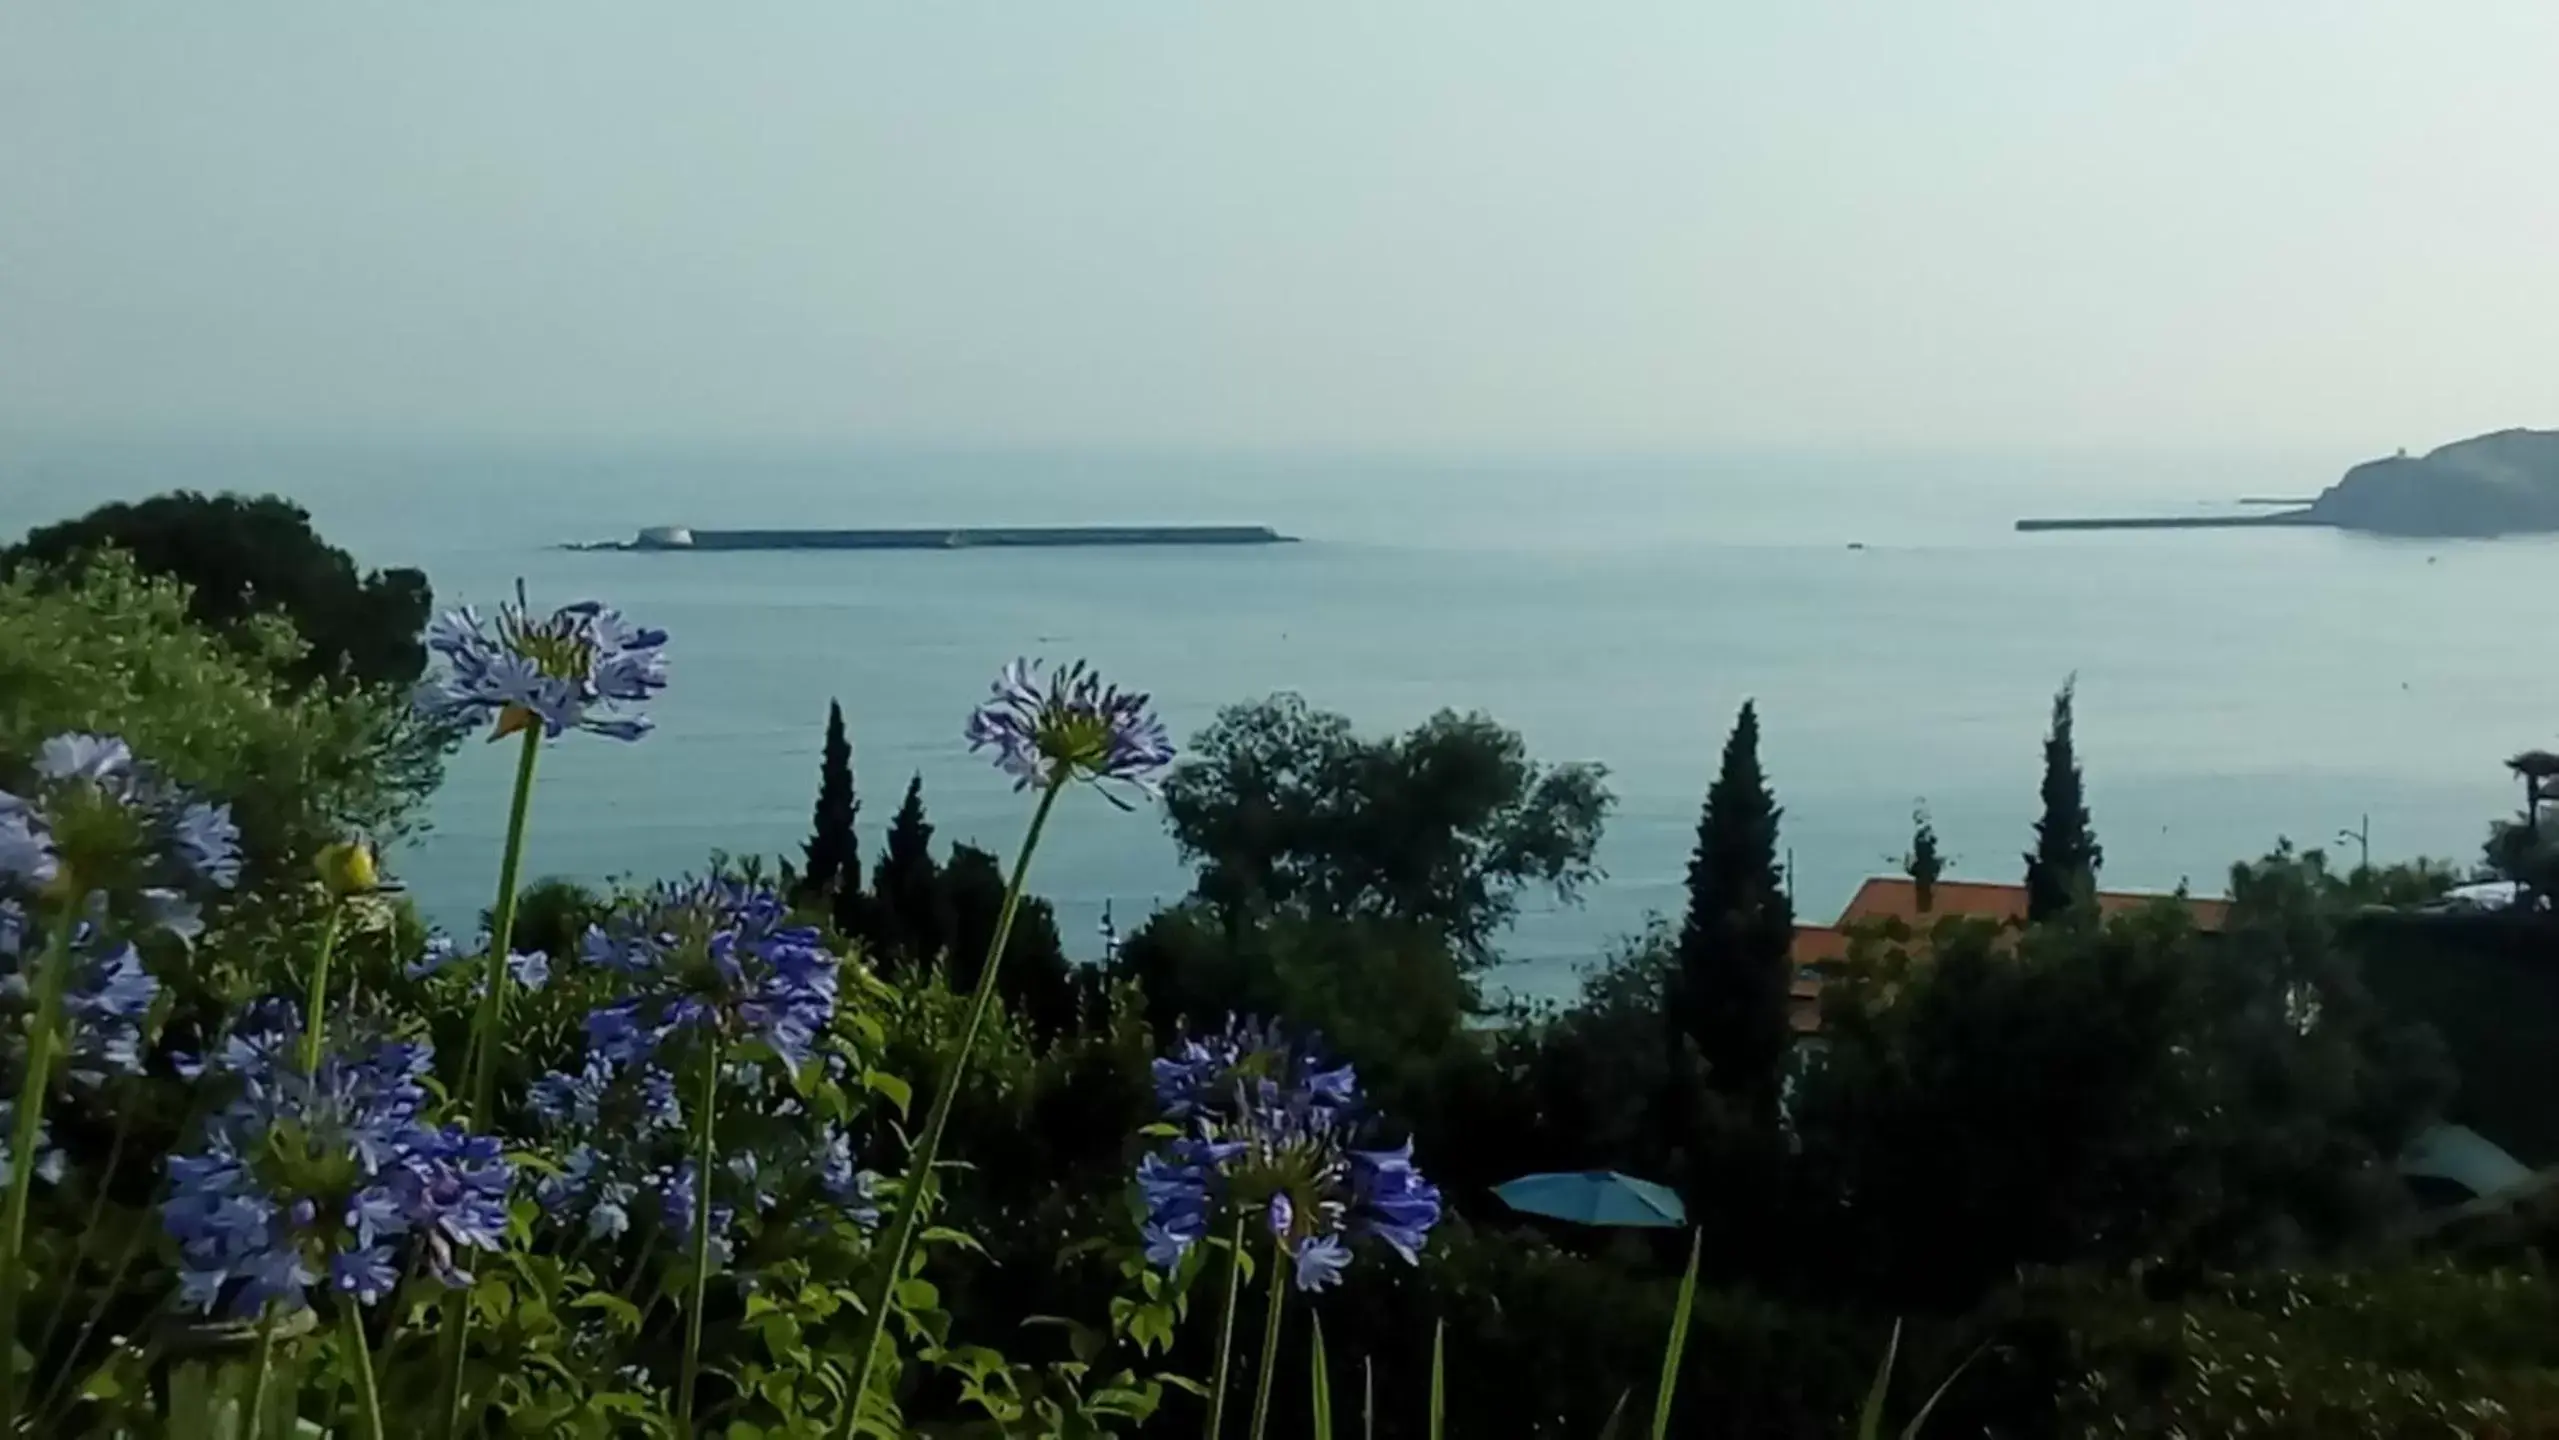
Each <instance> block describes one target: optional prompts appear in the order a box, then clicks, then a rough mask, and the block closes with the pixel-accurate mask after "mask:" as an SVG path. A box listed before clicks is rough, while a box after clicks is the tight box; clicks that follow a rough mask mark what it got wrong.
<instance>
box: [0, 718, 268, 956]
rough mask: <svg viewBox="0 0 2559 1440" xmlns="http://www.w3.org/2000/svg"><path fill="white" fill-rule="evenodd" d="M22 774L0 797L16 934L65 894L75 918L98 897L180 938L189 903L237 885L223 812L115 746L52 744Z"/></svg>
mask: <svg viewBox="0 0 2559 1440" xmlns="http://www.w3.org/2000/svg"><path fill="white" fill-rule="evenodd" d="M31 769H32V773H33V783H32V784H31V785H28V786H27V787H25V790H24V793H19V792H16V791H9V790H0V899H11V900H15V901H18V902H20V903H21V904H23V905H24V906H25V909H24V910H23V911H22V912H21V915H20V919H19V921H18V924H19V925H20V927H21V928H24V927H25V926H26V925H28V924H29V923H31V922H40V921H43V920H45V919H47V918H49V915H50V913H51V912H52V910H53V909H55V908H56V907H57V906H58V904H59V896H60V893H61V892H62V891H64V890H65V889H66V888H67V889H68V890H69V893H70V894H71V895H72V896H74V897H81V898H83V904H84V908H86V907H87V906H88V905H90V904H93V903H94V902H96V901H97V900H100V899H104V900H107V901H110V902H112V903H114V905H115V908H116V909H117V910H118V911H119V912H131V914H132V917H133V921H134V924H135V925H136V926H138V927H139V928H142V929H161V930H168V931H170V932H172V933H175V934H177V935H178V936H180V937H181V938H186V939H192V938H193V937H194V935H195V934H196V933H197V931H198V930H200V929H201V928H202V927H201V922H200V921H199V920H198V919H197V911H196V907H195V901H194V899H193V897H194V896H196V895H199V894H201V893H203V892H205V891H208V890H229V889H232V888H234V887H235V886H237V885H238V884H239V883H240V827H239V826H238V825H236V824H234V823H233V822H232V819H231V807H230V806H228V805H214V804H207V803H205V802H204V801H201V800H198V799H196V798H195V797H194V796H191V795H189V794H187V793H186V792H185V791H184V790H182V789H180V788H179V787H177V786H175V785H172V784H169V783H168V782H167V781H165V780H163V779H162V778H161V777H160V776H159V775H157V774H156V773H155V772H153V771H152V770H151V769H150V767H148V766H147V765H145V764H143V763H142V762H141V761H139V760H137V759H136V758H135V757H134V754H133V750H132V747H130V746H128V745H126V744H125V743H124V742H123V741H122V740H119V739H117V738H115V737H114V736H112V735H89V734H80V733H72V734H64V735H56V736H54V737H53V738H52V739H49V740H47V741H45V742H44V744H43V745H41V746H39V747H38V748H37V751H36V757H35V763H34V765H33V766H32V767H31ZM66 871H68V874H67V876H66V874H65V872H66ZM128 892H129V893H128Z"/></svg>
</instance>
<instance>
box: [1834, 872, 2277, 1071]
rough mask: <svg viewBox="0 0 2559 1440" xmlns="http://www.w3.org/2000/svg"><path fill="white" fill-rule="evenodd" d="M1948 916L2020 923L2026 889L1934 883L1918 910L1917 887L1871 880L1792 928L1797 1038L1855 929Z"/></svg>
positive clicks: (2203, 906)
mask: <svg viewBox="0 0 2559 1440" xmlns="http://www.w3.org/2000/svg"><path fill="white" fill-rule="evenodd" d="M2178 898H2179V897H2177V896H2174V895H2151V894H2143V893H2140V892H2137V891H2131V890H2101V891H2099V892H2098V893H2097V911H2098V913H2099V914H2101V915H2121V914H2125V913H2128V912H2130V911H2134V910H2139V909H2141V908H2142V907H2144V906H2146V905H2153V904H2156V903H2158V902H2159V901H2162V900H2175V899H2178ZM2184 902H2185V906H2186V913H2187V915H2188V917H2189V918H2191V919H2192V920H2193V922H2194V926H2195V928H2196V929H2197V930H2201V931H2204V932H2206V933H2208V934H2212V933H2218V932H2219V931H2221V930H2222V929H2223V928H2224V927H2225V926H2227V925H2228V924H2229V922H2230V902H2229V901H2227V900H2216V899H2208V898H2202V897H2197V896H2191V895H2190V896H2186V897H2184ZM1952 916H1963V917H1965V918H1968V919H1976V920H1994V921H1999V922H2001V923H2003V924H2004V923H2013V922H2018V921H2023V920H2024V919H2025V918H2026V887H2025V886H2023V885H2000V884H1993V883H1990V882H1987V881H1980V880H1940V881H1938V882H1937V884H1936V887H1935V891H1934V893H1933V894H1931V895H1930V896H1929V907H1928V909H1927V910H1926V911H1925V912H1923V911H1921V910H1920V908H1919V887H1918V886H1917V885H1915V884H1913V883H1912V882H1911V880H1910V878H1909V877H1908V876H1904V875H1878V876H1875V877H1873V878H1871V879H1869V880H1868V881H1867V882H1866V883H1865V884H1863V885H1860V886H1858V887H1857V893H1856V894H1855V895H1854V896H1852V897H1850V899H1849V901H1848V908H1847V909H1845V910H1842V911H1840V912H1839V919H1838V920H1836V921H1834V922H1833V923H1831V924H1828V925H1798V926H1796V927H1795V939H1794V943H1793V945H1792V946H1791V947H1790V949H1789V950H1788V952H1787V953H1788V956H1789V958H1790V959H1791V960H1792V961H1793V963H1794V967H1795V969H1794V973H1793V974H1792V975H1790V976H1789V977H1788V990H1787V994H1788V999H1789V1002H1790V1005H1789V1008H1790V1012H1791V1013H1790V1016H1789V1019H1790V1020H1791V1022H1792V1024H1793V1026H1794V1029H1795V1032H1796V1033H1797V1034H1802V1035H1809V1034H1812V1033H1814V1032H1815V1031H1818V1030H1819V1029H1820V1028H1821V991H1822V979H1821V974H1820V972H1821V971H1823V970H1825V969H1828V968H1830V967H1832V966H1835V965H1837V964H1839V963H1840V962H1842V961H1844V960H1846V959H1847V958H1848V947H1849V934H1848V932H1849V931H1850V930H1851V929H1853V928H1854V927H1856V926H1860V925H1871V924H1878V923H1881V922H1883V921H1887V920H1899V921H1901V922H1903V923H1904V924H1906V925H1909V926H1910V927H1911V928H1912V929H1914V930H1925V929H1926V927H1927V925H1928V924H1929V923H1931V922H1934V921H1937V920H1943V919H1946V918H1949V917H1952Z"/></svg>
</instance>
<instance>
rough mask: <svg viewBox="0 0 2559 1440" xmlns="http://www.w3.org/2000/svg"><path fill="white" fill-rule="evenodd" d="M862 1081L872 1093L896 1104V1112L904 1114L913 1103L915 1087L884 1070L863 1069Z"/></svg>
mask: <svg viewBox="0 0 2559 1440" xmlns="http://www.w3.org/2000/svg"><path fill="white" fill-rule="evenodd" d="M862 1083H863V1084H864V1085H865V1086H867V1087H869V1089H870V1091H871V1093H872V1094H874V1095H877V1096H879V1097H880V1098H881V1099H883V1100H886V1101H887V1102H889V1103H890V1104H891V1105H894V1106H896V1107H897V1113H898V1114H900V1115H904V1114H906V1113H907V1110H908V1109H909V1108H910V1107H911V1106H913V1105H914V1103H915V1087H914V1086H912V1085H909V1084H907V1083H906V1082H905V1081H904V1080H901V1079H899V1078H898V1077H897V1076H895V1075H891V1074H890V1073H889V1072H887V1071H886V1070H865V1071H863V1072H862Z"/></svg>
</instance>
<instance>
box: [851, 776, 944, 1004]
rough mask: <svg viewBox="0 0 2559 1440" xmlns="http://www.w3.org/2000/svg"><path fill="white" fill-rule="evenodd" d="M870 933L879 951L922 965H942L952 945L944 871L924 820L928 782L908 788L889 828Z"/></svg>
mask: <svg viewBox="0 0 2559 1440" xmlns="http://www.w3.org/2000/svg"><path fill="white" fill-rule="evenodd" d="M868 908H869V910H870V912H871V913H870V915H869V917H868V919H869V927H868V930H867V931H866V934H867V936H868V938H869V939H870V940H871V942H872V946H873V948H874V950H875V951H877V952H878V953H879V954H882V955H885V956H896V957H901V958H904V959H906V960H909V961H913V962H916V963H918V964H925V965H931V964H938V963H939V962H940V960H941V958H942V952H943V950H944V948H945V947H947V946H948V945H949V943H950V938H951V925H950V914H949V910H948V907H947V906H946V905H945V904H944V903H943V898H942V873H941V867H940V866H938V865H936V864H934V863H933V826H932V824H931V822H929V821H927V820H926V819H925V818H924V777H923V776H921V775H918V776H916V777H915V778H914V779H912V780H909V781H908V782H907V783H906V799H905V800H904V801H903V802H902V803H901V804H899V806H898V807H897V818H896V819H894V820H891V821H890V822H889V833H888V840H887V842H886V843H885V844H884V845H883V846H882V847H881V850H880V863H879V865H878V866H877V867H876V868H875V869H873V870H872V872H871V903H870V905H869V907H868Z"/></svg>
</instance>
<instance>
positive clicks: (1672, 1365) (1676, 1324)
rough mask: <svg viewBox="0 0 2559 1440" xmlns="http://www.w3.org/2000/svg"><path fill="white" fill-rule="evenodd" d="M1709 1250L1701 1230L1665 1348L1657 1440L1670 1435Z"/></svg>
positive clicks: (1656, 1400)
mask: <svg viewBox="0 0 2559 1440" xmlns="http://www.w3.org/2000/svg"><path fill="white" fill-rule="evenodd" d="M1705 1249H1706V1232H1705V1231H1704V1230H1703V1229H1700V1230H1698V1231H1697V1232H1696V1234H1695V1238H1694V1239H1692V1240H1690V1241H1689V1242H1688V1273H1687V1274H1685V1275H1682V1276H1681V1277H1679V1310H1678V1312H1677V1313H1675V1314H1673V1315H1672V1316H1671V1317H1670V1339H1669V1341H1668V1342H1666V1343H1665V1344H1664V1345H1663V1346H1662V1382H1661V1387H1660V1388H1659V1389H1658V1390H1656V1391H1655V1392H1654V1394H1653V1440H1667V1437H1668V1436H1669V1435H1670V1403H1671V1399H1672V1397H1673V1396H1674V1395H1676V1394H1677V1393H1678V1392H1679V1362H1680V1357H1681V1356H1682V1355H1684V1354H1686V1353H1687V1350H1688V1314H1689V1311H1690V1309H1691V1308H1693V1307H1694V1306H1695V1305H1696V1303H1697V1261H1698V1257H1699V1256H1700V1255H1702V1254H1703V1253H1704V1252H1705Z"/></svg>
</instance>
